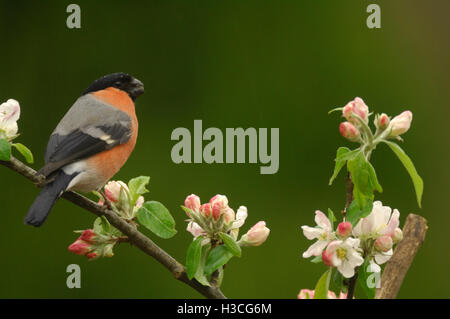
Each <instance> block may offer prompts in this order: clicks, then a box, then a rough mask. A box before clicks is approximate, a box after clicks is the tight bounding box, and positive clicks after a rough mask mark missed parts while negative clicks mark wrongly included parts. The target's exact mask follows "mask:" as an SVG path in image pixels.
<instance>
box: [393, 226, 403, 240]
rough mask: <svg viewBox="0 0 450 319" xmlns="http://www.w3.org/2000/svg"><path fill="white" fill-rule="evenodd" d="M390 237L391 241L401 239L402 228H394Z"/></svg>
mask: <svg viewBox="0 0 450 319" xmlns="http://www.w3.org/2000/svg"><path fill="white" fill-rule="evenodd" d="M391 237H392V241H393V242H394V243H398V242H399V241H401V240H402V239H403V232H402V230H401V229H400V228H398V227H397V228H396V229H395V230H394V234H393V235H392V236H391Z"/></svg>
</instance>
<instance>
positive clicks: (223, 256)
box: [205, 245, 233, 275]
mask: <svg viewBox="0 0 450 319" xmlns="http://www.w3.org/2000/svg"><path fill="white" fill-rule="evenodd" d="M232 257H233V254H232V253H231V252H230V251H229V250H228V248H227V247H226V246H224V245H220V246H217V247H216V248H214V249H213V250H211V252H210V253H209V255H208V258H207V259H206V264H205V274H207V275H211V274H212V273H213V272H214V271H216V270H217V269H218V268H219V267H222V266H223V265H225V264H226V263H227V262H228V261H229V260H230V259H231V258H232Z"/></svg>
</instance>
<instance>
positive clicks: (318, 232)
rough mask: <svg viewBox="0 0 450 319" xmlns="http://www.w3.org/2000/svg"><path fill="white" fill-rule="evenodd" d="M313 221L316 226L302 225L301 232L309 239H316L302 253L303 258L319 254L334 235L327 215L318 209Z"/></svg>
mask: <svg viewBox="0 0 450 319" xmlns="http://www.w3.org/2000/svg"><path fill="white" fill-rule="evenodd" d="M314 220H315V222H316V224H317V226H318V227H309V226H302V230H303V234H304V235H305V237H306V238H307V239H309V240H313V239H317V241H316V242H315V243H314V244H312V245H311V246H310V247H309V248H308V249H307V250H306V251H305V252H304V253H303V258H309V257H311V256H319V255H320V254H321V253H322V251H323V250H324V249H325V247H327V245H328V243H329V242H330V241H332V240H333V239H334V237H335V235H334V233H333V230H332V229H331V223H330V220H329V219H328V217H327V216H325V214H324V213H322V212H321V211H320V210H316V217H315V219H314Z"/></svg>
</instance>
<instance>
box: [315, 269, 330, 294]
mask: <svg viewBox="0 0 450 319" xmlns="http://www.w3.org/2000/svg"><path fill="white" fill-rule="evenodd" d="M330 278H331V268H328V270H327V271H325V273H324V274H323V275H322V276H321V277H320V279H319V281H318V282H317V284H316V288H315V289H314V299H327V297H328V288H329V286H330Z"/></svg>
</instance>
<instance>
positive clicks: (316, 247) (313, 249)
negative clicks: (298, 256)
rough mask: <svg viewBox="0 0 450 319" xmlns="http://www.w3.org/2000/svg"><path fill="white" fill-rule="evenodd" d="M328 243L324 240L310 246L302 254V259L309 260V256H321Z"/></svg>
mask: <svg viewBox="0 0 450 319" xmlns="http://www.w3.org/2000/svg"><path fill="white" fill-rule="evenodd" d="M327 244H328V242H327V241H325V240H318V241H316V242H315V243H314V244H312V245H311V246H309V248H308V250H306V251H305V252H304V253H303V258H309V257H311V256H319V255H320V254H322V251H323V250H324V249H325V247H327Z"/></svg>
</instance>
